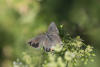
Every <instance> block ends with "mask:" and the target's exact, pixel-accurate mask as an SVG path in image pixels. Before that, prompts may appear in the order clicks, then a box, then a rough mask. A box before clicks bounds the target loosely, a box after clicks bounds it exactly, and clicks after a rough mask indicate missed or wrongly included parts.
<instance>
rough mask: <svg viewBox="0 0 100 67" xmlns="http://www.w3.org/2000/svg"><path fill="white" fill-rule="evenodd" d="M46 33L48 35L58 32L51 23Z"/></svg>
mask: <svg viewBox="0 0 100 67" xmlns="http://www.w3.org/2000/svg"><path fill="white" fill-rule="evenodd" d="M48 33H49V34H59V31H58V29H57V26H56V24H55V23H54V22H52V23H51V24H50V26H49V28H48Z"/></svg>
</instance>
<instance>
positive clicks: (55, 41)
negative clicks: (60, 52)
mask: <svg viewBox="0 0 100 67" xmlns="http://www.w3.org/2000/svg"><path fill="white" fill-rule="evenodd" d="M28 43H29V44H30V46H32V47H35V48H39V47H41V46H42V47H43V48H44V50H45V51H50V50H51V49H53V47H55V46H56V45H60V46H61V45H62V41H61V39H60V36H59V31H58V29H57V27H56V25H55V23H51V24H50V26H49V28H48V31H47V32H46V33H45V34H41V35H38V36H37V37H35V38H33V39H31V40H30V41H29V42H28Z"/></svg>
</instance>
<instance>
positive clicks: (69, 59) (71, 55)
mask: <svg viewBox="0 0 100 67" xmlns="http://www.w3.org/2000/svg"><path fill="white" fill-rule="evenodd" d="M74 57H75V53H72V52H70V51H66V53H65V59H66V60H67V61H71V60H72V59H73V58H74Z"/></svg>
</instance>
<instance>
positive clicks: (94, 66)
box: [0, 0, 100, 67]
mask: <svg viewBox="0 0 100 67" xmlns="http://www.w3.org/2000/svg"><path fill="white" fill-rule="evenodd" d="M52 21H54V22H55V23H56V24H57V25H59V24H64V29H65V31H66V32H68V33H69V34H71V36H72V37H76V36H77V35H79V36H80V37H81V38H82V39H83V40H84V42H85V43H86V44H91V45H92V46H94V48H95V51H96V57H95V62H93V63H88V64H87V65H84V66H81V67H100V52H99V51H100V0H0V67H13V66H12V65H13V64H12V63H13V61H14V60H16V59H17V58H22V57H23V55H22V54H23V52H27V53H28V54H29V55H31V56H32V57H33V62H34V63H33V65H34V66H33V67H39V66H38V65H39V64H38V63H39V62H40V61H41V60H40V59H41V57H40V55H41V51H40V50H38V49H34V48H31V47H30V46H29V45H27V41H28V40H29V39H30V38H32V37H34V36H36V35H38V34H40V33H42V32H45V31H46V30H47V27H48V25H49V24H50V22H52Z"/></svg>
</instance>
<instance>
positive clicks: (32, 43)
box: [28, 35, 44, 48]
mask: <svg viewBox="0 0 100 67" xmlns="http://www.w3.org/2000/svg"><path fill="white" fill-rule="evenodd" d="M43 38H44V35H38V36H37V37H35V38H33V39H31V40H29V41H28V44H29V45H30V46H32V47H35V48H39V47H40V46H41V45H42V42H43V41H42V40H43Z"/></svg>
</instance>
